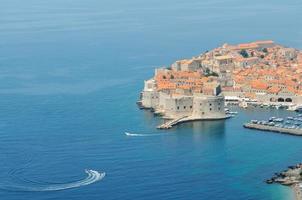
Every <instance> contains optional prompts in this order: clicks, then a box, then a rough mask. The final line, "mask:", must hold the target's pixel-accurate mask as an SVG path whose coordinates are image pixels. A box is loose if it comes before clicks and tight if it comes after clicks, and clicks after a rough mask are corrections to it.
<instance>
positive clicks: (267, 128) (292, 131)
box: [243, 123, 302, 136]
mask: <svg viewBox="0 0 302 200" xmlns="http://www.w3.org/2000/svg"><path fill="white" fill-rule="evenodd" d="M243 127H244V128H249V129H256V130H261V131H270V132H276V133H282V134H289V135H296V136H302V130H301V129H289V128H282V127H275V126H269V125H262V124H253V123H246V124H244V125H243Z"/></svg>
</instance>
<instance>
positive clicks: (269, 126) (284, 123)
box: [243, 114, 302, 136]
mask: <svg viewBox="0 0 302 200" xmlns="http://www.w3.org/2000/svg"><path fill="white" fill-rule="evenodd" d="M301 124H302V115H301V114H299V115H298V116H297V117H292V116H288V117H287V118H285V119H283V118H277V117H270V118H269V119H268V120H251V121H250V122H248V123H245V124H244V125H243V127H244V128H249V129H256V130H261V131H269V132H276V133H282V134H289V135H296V136H302V125H301Z"/></svg>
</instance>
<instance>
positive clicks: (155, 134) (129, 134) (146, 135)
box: [125, 132, 163, 137]
mask: <svg viewBox="0 0 302 200" xmlns="http://www.w3.org/2000/svg"><path fill="white" fill-rule="evenodd" d="M125 135H126V136H130V137H148V136H158V135H163V134H161V133H153V134H138V133H129V132H125Z"/></svg>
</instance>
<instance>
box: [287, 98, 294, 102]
mask: <svg viewBox="0 0 302 200" xmlns="http://www.w3.org/2000/svg"><path fill="white" fill-rule="evenodd" d="M285 101H286V102H293V100H292V99H291V98H286V99H285Z"/></svg>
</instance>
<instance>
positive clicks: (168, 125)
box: [157, 116, 188, 129]
mask: <svg viewBox="0 0 302 200" xmlns="http://www.w3.org/2000/svg"><path fill="white" fill-rule="evenodd" d="M187 117H188V116H182V117H179V118H176V119H173V120H169V121H167V122H165V123H163V124H162V125H159V126H158V127H157V128H158V129H170V128H172V126H174V125H176V124H178V123H179V122H181V121H182V120H184V119H185V118H187Z"/></svg>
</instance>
